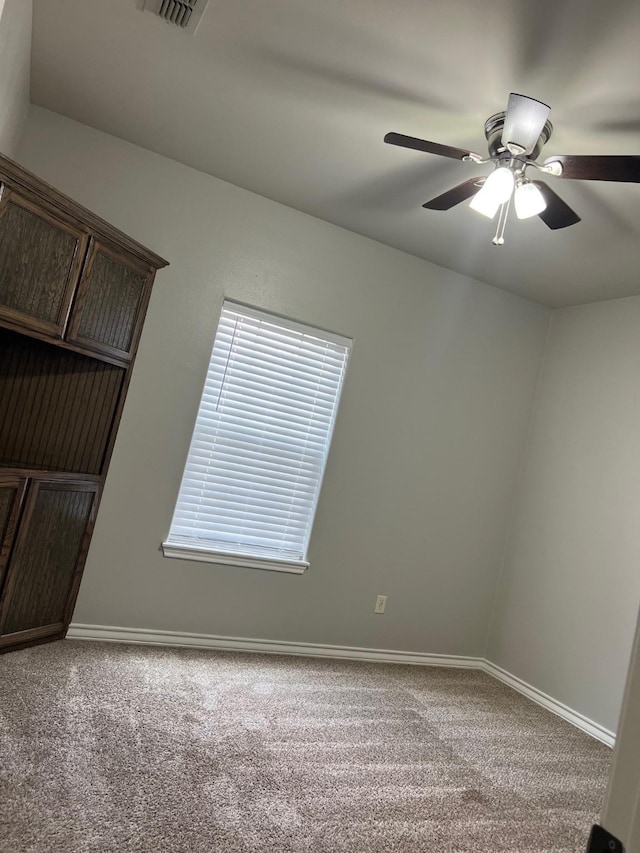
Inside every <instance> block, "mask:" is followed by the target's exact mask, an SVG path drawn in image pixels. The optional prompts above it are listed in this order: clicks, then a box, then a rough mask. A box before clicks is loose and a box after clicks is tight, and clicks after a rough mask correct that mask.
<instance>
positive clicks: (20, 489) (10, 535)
mask: <svg viewBox="0 0 640 853" xmlns="http://www.w3.org/2000/svg"><path fill="white" fill-rule="evenodd" d="M26 485H27V481H26V479H25V478H23V477H16V476H9V477H7V476H3V475H1V474H0V593H1V591H2V584H3V580H4V575H5V569H6V567H7V563H8V560H9V554H10V553H11V547H12V545H13V539H14V536H15V533H16V528H17V525H18V517H19V513H20V509H21V505H22V499H23V497H24V492H25V489H26Z"/></svg>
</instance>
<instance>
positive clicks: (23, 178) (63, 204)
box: [0, 155, 169, 269]
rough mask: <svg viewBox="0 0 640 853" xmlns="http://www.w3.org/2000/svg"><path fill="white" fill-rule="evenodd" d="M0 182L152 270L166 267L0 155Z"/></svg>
mask: <svg viewBox="0 0 640 853" xmlns="http://www.w3.org/2000/svg"><path fill="white" fill-rule="evenodd" d="M0 181H6V182H7V184H8V185H9V187H11V186H13V188H14V189H17V190H22V191H23V192H27V193H29V194H30V195H31V196H32V197H34V196H35V197H36V198H37V199H38V200H39V201H41V202H43V203H46V204H47V205H49V206H51V205H53V207H55V208H58V209H59V210H61V211H62V212H64V213H65V214H66V215H67V216H70V217H71V218H72V219H74V220H75V221H76V222H77V223H78V224H79V225H81V226H83V228H84V229H88V230H89V231H90V232H91V233H93V234H95V235H96V236H98V237H101V238H103V239H104V240H107V241H109V242H111V243H115V244H116V245H119V246H121V247H122V248H123V249H126V250H127V251H128V252H131V253H132V254H134V255H136V256H137V257H138V258H140V259H141V260H143V261H144V262H145V263H147V264H149V265H150V266H152V267H153V268H154V269H162V267H166V266H168V265H169V261H165V259H164V258H161V257H160V255H156V253H155V252H152V251H151V250H150V249H147V248H146V246H143V245H142V244H141V243H138V242H137V241H136V240H134V239H132V238H131V237H129V236H128V235H127V234H125V233H124V232H123V231H120V230H119V229H118V228H115V227H114V226H113V225H109V223H108V222H105V221H104V219H101V218H100V217H99V216H96V214H95V213H91V211H90V210H87V208H86V207H83V206H82V205H81V204H78V203H77V202H76V201H73V199H71V198H69V196H66V195H64V193H61V192H60V191H59V190H57V189H55V188H54V187H52V186H51V185H50V184H47V183H46V182H45V181H43V180H41V179H40V178H38V177H36V175H34V174H32V173H31V172H28V171H27V170H26V169H24V168H23V167H22V166H20V165H18V163H15V162H14V161H13V160H10V159H9V158H8V157H4V156H3V155H0Z"/></svg>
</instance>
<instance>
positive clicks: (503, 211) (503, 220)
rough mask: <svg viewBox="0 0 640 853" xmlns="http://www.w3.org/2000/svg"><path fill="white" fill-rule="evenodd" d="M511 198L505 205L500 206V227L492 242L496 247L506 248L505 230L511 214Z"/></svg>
mask: <svg viewBox="0 0 640 853" xmlns="http://www.w3.org/2000/svg"><path fill="white" fill-rule="evenodd" d="M510 204H511V198H508V199H507V200H506V201H505V203H504V204H502V205H500V213H499V214H498V227H497V229H496V236H495V237H494V238H493V240H492V241H491V242H492V243H493V245H494V246H504V229H505V227H506V225H507V214H508V213H509V205H510Z"/></svg>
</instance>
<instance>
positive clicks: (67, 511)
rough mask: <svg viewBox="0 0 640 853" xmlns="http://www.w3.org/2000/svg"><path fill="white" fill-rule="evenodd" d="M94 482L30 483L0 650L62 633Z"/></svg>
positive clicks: (1, 621) (90, 516) (89, 520)
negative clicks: (0, 648) (3, 647)
mask: <svg viewBox="0 0 640 853" xmlns="http://www.w3.org/2000/svg"><path fill="white" fill-rule="evenodd" d="M97 490H98V484H97V483H95V482H79V481H75V480H74V481H63V480H55V479H42V480H40V479H37V480H31V481H30V484H29V488H28V490H27V496H26V499H25V505H24V509H23V512H22V516H21V519H20V524H19V528H18V533H17V536H16V542H15V545H14V548H13V552H12V555H11V560H10V562H9V567H8V570H7V576H6V580H5V588H4V593H3V596H2V605H1V608H0V647H2V646H11V645H17V644H19V643H24V642H29V641H31V640H34V639H37V638H40V637H46V636H48V635H52V634H59V633H62V632H64V630H65V628H66V625H67V622H68V620H69V619H70V617H71V612H70V611H71V608H72V607H73V601H74V599H75V593H76V592H77V581H78V580H79V573H80V571H81V570H82V566H83V564H84V559H85V556H86V550H87V548H88V544H89V538H90V534H91V528H92V526H93V520H94V516H95V506H96V493H97Z"/></svg>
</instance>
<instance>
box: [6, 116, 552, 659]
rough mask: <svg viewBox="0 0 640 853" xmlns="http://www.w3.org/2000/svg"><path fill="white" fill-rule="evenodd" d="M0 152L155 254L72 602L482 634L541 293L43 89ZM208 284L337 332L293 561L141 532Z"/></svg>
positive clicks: (170, 485) (131, 613)
mask: <svg viewBox="0 0 640 853" xmlns="http://www.w3.org/2000/svg"><path fill="white" fill-rule="evenodd" d="M19 159H20V161H21V162H22V163H24V165H25V166H26V167H27V168H30V169H32V170H33V171H34V172H35V173H36V174H39V175H41V176H42V177H43V178H45V179H46V180H47V181H50V182H51V183H52V184H54V185H55V186H57V187H59V188H60V189H62V190H63V191H66V192H68V193H69V194H70V195H72V196H73V197H75V198H76V199H78V200H79V201H80V202H81V203H83V204H85V205H86V206H88V207H90V208H91V209H93V210H95V211H96V212H97V213H99V214H102V215H103V216H104V217H105V218H106V219H108V220H110V221H112V222H113V223H114V224H116V225H118V226H120V227H121V228H122V229H124V230H125V231H127V232H129V233H131V234H132V235H133V236H135V237H137V238H138V239H139V240H141V241H142V242H144V243H146V244H148V245H149V246H150V247H151V248H152V249H154V250H155V251H157V252H159V253H160V254H163V255H165V256H166V257H167V258H168V259H169V260H170V261H171V266H170V267H169V268H168V269H167V270H166V271H163V272H162V273H160V275H159V276H158V279H157V286H156V290H155V293H154V296H153V298H152V301H151V306H150V310H149V314H148V320H147V323H146V326H145V330H144V333H143V337H142V341H141V346H140V351H139V356H138V362H137V365H136V370H135V372H134V377H133V381H132V384H131V389H130V394H129V398H128V402H127V405H126V408H125V412H124V417H123V421H122V426H121V430H120V434H119V437H118V440H117V443H116V447H115V453H114V456H113V461H112V465H111V470H110V473H109V477H108V480H107V485H106V489H105V493H104V500H103V503H102V507H101V510H100V515H99V519H98V523H97V527H96V531H95V535H94V539H93V543H92V546H91V550H90V554H89V559H88V563H87V568H86V574H85V578H84V581H83V584H82V588H81V591H80V597H79V600H78V605H77V608H76V613H75V615H74V621H76V622H81V623H94V624H102V625H118V626H128V627H133V626H135V627H145V628H156V629H166V630H177V631H192V632H203V633H213V634H222V635H233V636H243V637H254V638H269V639H282V640H292V641H302V642H315V643H327V644H345V645H353V646H367V647H373V648H388V649H407V650H413V651H425V652H432V653H438V652H440V653H449V654H461V655H478V654H481V653H482V652H483V650H484V644H485V640H486V631H487V624H488V620H489V615H490V610H491V606H492V600H493V591H494V589H495V584H496V580H497V571H498V568H499V565H500V562H501V556H502V551H503V545H504V539H505V535H506V530H507V524H508V519H509V515H510V507H511V504H512V501H513V499H514V489H515V486H516V479H517V472H518V469H519V463H520V459H521V455H522V452H523V446H524V439H525V435H526V430H527V425H528V422H529V419H530V410H531V404H532V399H533V392H534V387H535V383H536V379H537V376H538V372H539V367H540V362H541V358H542V352H543V347H544V341H545V335H546V330H547V324H548V319H549V312H548V311H547V310H546V309H545V308H542V307H540V306H539V305H535V304H533V303H530V302H526V301H524V300H523V299H521V298H519V297H515V296H513V295H510V294H507V293H505V292H502V291H500V290H497V289H495V288H491V287H489V286H487V285H484V284H481V283H479V282H476V281H472V280H470V279H468V278H465V277H463V276H460V275H457V274H454V273H451V272H448V271H446V270H444V269H442V268H439V267H437V266H434V265H432V264H429V263H427V262H424V261H421V260H418V259H416V258H414V257H411V256H409V255H406V254H403V253H401V252H398V251H396V250H393V249H390V248H388V247H385V246H382V245H381V244H378V243H375V242H373V241H371V240H367V239H365V238H363V237H360V236H357V235H355V234H352V233H350V232H347V231H344V230H341V229H340V228H336V227H335V226H332V225H329V224H327V223H325V222H322V221H320V220H317V219H314V218H311V217H309V216H306V215H304V214H301V213H298V212H296V211H294V210H291V209H289V208H286V207H283V206H281V205H278V204H276V203H274V202H271V201H268V200H267V199H265V198H262V197H259V196H257V195H255V194H252V193H250V192H247V191H245V190H242V189H239V188H237V187H234V186H231V185H229V184H226V183H223V182H221V181H219V180H216V179H214V178H211V177H208V176H205V175H204V174H201V173H199V172H196V171H194V170H191V169H189V168H186V167H184V166H181V165H179V164H178V163H175V162H173V161H170V160H167V159H164V158H162V157H160V156H157V155H155V154H152V153H150V152H148V151H145V150H143V149H140V148H137V147H135V146H132V145H129V144H126V143H124V142H121V141H119V140H117V139H115V138H113V137H109V136H107V135H105V134H102V133H99V132H97V131H94V130H91V129H89V128H87V127H85V126H82V125H78V124H76V123H73V122H71V121H69V120H67V119H64V118H62V117H60V116H57V115H55V114H53V113H49V112H47V111H45V110H41V109H37V108H34V109H32V111H31V113H30V117H29V119H28V121H27V124H26V128H25V135H24V138H23V142H22V146H21V149H20V152H19ZM425 227H426V226H425ZM460 239H461V240H463V239H464V235H460ZM223 295H224V296H229V297H233V298H236V299H239V300H243V301H246V302H248V303H251V304H255V305H257V306H260V307H264V308H266V309H268V310H272V311H275V312H279V313H282V314H285V315H288V316H291V317H294V318H296V319H300V320H303V321H306V322H309V323H312V324H315V325H318V326H321V327H324V328H328V329H331V330H333V331H336V332H339V333H343V334H346V335H349V336H352V337H353V338H354V340H355V343H354V349H353V355H352V359H351V363H350V367H349V372H348V376H347V380H346V385H345V389H344V393H343V398H342V404H341V408H340V411H339V413H338V419H337V423H336V429H335V434H334V441H333V447H332V450H331V453H330V458H329V462H328V468H327V472H326V478H325V483H324V487H323V491H322V495H321V498H320V503H319V508H318V514H317V518H316V523H315V528H314V533H313V537H312V542H311V551H310V559H311V568H310V569H309V570H308V571H307V572H306V573H305V574H304V575H302V576H293V575H283V574H276V573H272V572H261V571H256V570H249V569H239V568H228V567H221V566H215V565H211V564H199V563H195V562H193V563H192V562H186V561H179V560H169V559H165V558H163V557H162V555H161V554H160V552H159V545H160V542H161V541H162V539H163V538H164V537H165V535H166V533H167V530H168V526H169V522H170V519H171V514H172V510H173V505H174V501H175V498H176V493H177V490H178V486H179V481H180V477H181V471H182V466H183V464H184V459H185V455H186V452H187V449H188V444H189V439H190V434H191V430H192V427H193V421H194V417H195V413H196V410H197V406H198V399H199V395H200V392H201V388H202V382H203V379H204V375H205V371H206V366H207V361H208V357H209V353H210V349H211V345H212V340H213V335H214V331H215V326H216V321H217V316H218V312H219V308H220V304H221V300H222V298H223ZM377 593H384V594H386V595H388V596H389V601H388V605H387V613H386V615H384V616H374V615H373V605H374V599H375V596H376V594H377Z"/></svg>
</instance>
